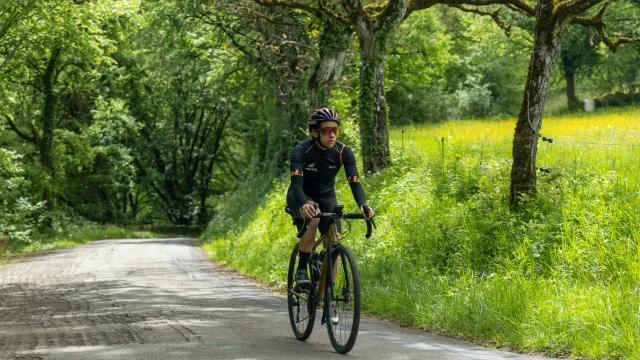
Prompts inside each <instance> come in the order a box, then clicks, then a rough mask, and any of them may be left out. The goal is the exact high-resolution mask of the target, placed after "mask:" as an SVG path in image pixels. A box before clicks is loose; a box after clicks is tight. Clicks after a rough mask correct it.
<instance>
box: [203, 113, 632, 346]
mask: <svg viewBox="0 0 640 360" xmlns="http://www.w3.org/2000/svg"><path fill="white" fill-rule="evenodd" d="M638 115H639V113H638V109H637V108H631V109H628V110H626V111H623V112H619V113H616V112H612V111H608V112H604V111H600V112H598V113H597V114H596V115H595V116H592V117H589V118H587V117H585V116H566V117H556V118H550V119H548V121H547V125H546V126H545V129H544V130H545V134H548V135H549V136H552V137H554V142H553V143H552V144H547V143H545V144H546V145H541V149H540V156H539V159H540V161H541V165H544V166H546V167H550V168H551V169H552V173H551V174H550V175H546V176H544V177H541V178H540V184H539V185H540V192H541V196H539V197H538V198H536V199H530V200H528V201H527V202H526V203H525V205H524V206H525V208H524V209H525V210H524V211H522V212H520V213H512V212H511V211H510V210H509V205H508V193H509V188H508V181H507V179H508V177H509V166H510V160H509V154H510V144H511V141H510V140H511V139H510V136H511V134H512V132H511V131H512V130H511V129H512V127H513V120H512V119H508V120H494V121H487V120H482V121H481V120H477V121H455V122H446V123H442V124H439V125H434V126H420V127H406V128H403V130H404V134H401V132H400V129H397V130H395V131H393V132H392V146H393V148H394V150H395V153H396V154H398V155H397V156H396V158H395V159H394V165H393V166H392V167H391V168H389V169H387V170H385V171H384V172H382V173H381V174H379V175H375V176H366V177H364V178H363V180H362V184H363V186H364V188H365V192H366V194H367V196H368V202H369V203H370V204H372V206H374V207H375V208H376V210H377V214H378V215H377V224H378V231H376V232H375V233H374V236H373V237H372V238H371V239H369V240H365V239H364V238H363V237H362V235H363V233H364V224H362V223H360V222H355V223H353V224H352V228H353V232H352V233H351V234H350V235H348V236H347V237H346V238H345V239H344V242H345V243H347V244H348V245H349V246H350V247H352V248H353V249H354V253H355V254H356V256H357V257H358V263H359V265H360V270H361V273H362V275H361V276H362V281H363V287H362V288H363V291H364V297H363V299H364V303H363V307H364V308H365V309H366V310H367V311H370V312H372V313H375V314H378V315H380V316H384V317H390V318H393V319H396V320H398V321H401V322H403V323H409V324H414V325H418V326H421V327H425V328H428V329H432V330H435V331H437V332H441V333H446V334H453V335H458V336H463V337H471V338H474V339H480V340H481V341H483V342H486V343H491V344H494V345H497V346H508V347H511V348H514V347H516V348H519V349H521V350H524V351H543V352H546V353H549V354H553V355H557V354H566V355H572V356H583V357H595V358H611V357H620V358H634V357H637V356H639V355H640V354H639V353H638V348H637V346H636V345H637V344H636V341H637V338H638V336H640V333H638V328H637V309H638V306H640V298H638V297H637V294H636V291H635V288H636V285H637V283H638V281H639V280H640V262H639V261H638V258H637V254H638V253H637V244H636V241H635V239H637V237H638V236H639V234H640V232H639V231H640V228H638V226H637V224H638V216H637V212H636V211H634V210H633V209H635V208H637V207H638V206H640V203H639V201H640V198H638V196H637V194H638V192H639V191H640V189H639V188H638V184H639V182H638V180H639V178H638V174H639V172H638V171H637V170H638V169H637V161H636V158H637V157H638V155H640V154H638V151H639V150H640V148H638V147H637V145H636V146H633V145H634V144H637V141H638V140H639V139H640V138H639V137H638V131H639V129H638V126H637V123H636V121H635V119H636V118H637V116H638ZM587 119H588V120H587ZM585 124H587V125H585ZM442 138H444V143H443V141H442V140H441V139H442ZM403 140H404V149H405V152H401V151H400V149H401V147H402V144H401V141H403ZM611 143H615V144H617V145H616V146H610V144H611ZM339 176H341V175H339ZM286 185H287V183H286V180H284V181H279V182H277V183H276V184H275V185H273V190H271V191H269V192H268V193H267V195H266V196H265V197H264V198H262V199H263V200H261V201H257V202H256V201H255V199H257V198H258V194H257V193H251V192H244V193H237V195H238V197H236V198H235V201H233V202H231V201H229V202H227V207H226V210H228V211H224V212H223V213H224V214H237V215H230V216H226V215H225V216H224V217H223V218H221V222H218V221H216V220H214V221H213V222H212V223H211V225H210V228H209V229H208V231H207V232H206V233H205V234H204V235H203V237H202V239H203V241H204V242H205V245H204V247H205V249H206V251H207V252H208V253H209V254H210V256H212V257H213V258H214V259H216V260H218V261H221V262H224V263H226V264H228V265H230V266H231V267H233V268H236V269H239V270H240V271H242V272H245V273H248V274H250V275H252V276H255V277H257V278H259V279H261V280H263V281H267V282H270V283H273V284H276V285H278V286H280V287H281V288H284V286H285V279H286V266H287V264H288V256H289V254H290V251H291V249H292V248H293V246H294V244H295V243H296V239H295V236H294V228H293V226H292V225H291V220H290V218H289V217H288V215H286V214H285V213H284V212H283V210H282V207H283V204H284V202H285V195H286ZM337 192H338V199H341V200H342V201H344V202H345V204H346V208H347V209H348V210H349V211H355V210H356V209H355V208H356V206H355V204H354V203H353V202H352V201H351V194H350V191H349V188H348V186H347V184H346V183H345V182H344V181H339V182H338V188H337ZM241 195H244V196H246V198H245V199H244V200H242V199H240V198H241V197H242V196H241ZM251 202H253V204H254V206H253V207H251V209H255V210H252V211H250V212H247V211H245V212H241V211H239V209H241V208H242V209H246V207H244V205H238V204H246V203H251ZM232 209H236V210H232ZM240 215H241V216H240ZM343 228H348V227H347V226H345V225H343Z"/></svg>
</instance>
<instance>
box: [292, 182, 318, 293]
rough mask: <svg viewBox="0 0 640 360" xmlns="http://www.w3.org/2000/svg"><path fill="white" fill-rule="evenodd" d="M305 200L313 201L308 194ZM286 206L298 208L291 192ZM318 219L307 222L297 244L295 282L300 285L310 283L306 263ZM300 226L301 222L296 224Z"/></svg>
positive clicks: (309, 255) (311, 249) (310, 202)
mask: <svg viewBox="0 0 640 360" xmlns="http://www.w3.org/2000/svg"><path fill="white" fill-rule="evenodd" d="M307 202H308V203H309V204H313V203H314V201H313V199H311V197H310V196H308V195H307ZM287 206H289V207H290V208H293V209H298V206H297V205H296V202H295V199H294V197H293V193H291V192H289V193H287ZM318 220H319V219H313V220H311V223H310V224H309V229H307V231H306V232H305V233H304V235H302V237H301V238H300V246H299V250H300V251H299V253H298V256H299V262H298V270H297V271H296V282H297V283H299V284H300V285H303V284H304V286H310V285H311V281H310V280H309V278H308V275H307V264H308V262H309V259H310V258H311V251H313V244H314V243H315V234H316V230H317V229H318ZM301 226H302V223H300V224H298V229H300V227H301ZM300 272H303V273H304V274H299V273H300Z"/></svg>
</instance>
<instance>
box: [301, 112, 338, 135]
mask: <svg viewBox="0 0 640 360" xmlns="http://www.w3.org/2000/svg"><path fill="white" fill-rule="evenodd" d="M323 121H335V122H337V123H338V126H339V125H340V117H339V116H338V113H337V112H335V111H334V110H332V109H329V108H322V109H318V110H316V111H314V112H313V113H312V114H311V118H309V123H308V125H309V130H311V129H313V128H316V127H318V126H320V123H321V122H323Z"/></svg>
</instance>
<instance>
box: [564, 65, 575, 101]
mask: <svg viewBox="0 0 640 360" xmlns="http://www.w3.org/2000/svg"><path fill="white" fill-rule="evenodd" d="M565 77H566V79H567V105H568V106H569V107H572V106H574V105H575V104H576V86H575V77H576V75H575V74H574V73H572V72H567V73H566V74H565Z"/></svg>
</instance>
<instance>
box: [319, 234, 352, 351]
mask: <svg viewBox="0 0 640 360" xmlns="http://www.w3.org/2000/svg"><path fill="white" fill-rule="evenodd" d="M331 255H332V256H331V258H332V264H334V269H335V280H334V282H333V296H331V295H330V294H327V297H326V298H325V304H324V305H325V308H324V313H325V316H326V319H325V321H326V323H327V331H328V332H329V339H330V340H331V345H333V348H334V349H335V350H336V351H337V352H339V353H340V354H346V353H348V352H349V351H351V349H352V348H353V345H354V344H355V343H356V337H357V336H358V328H359V327H360V275H359V274H358V267H357V265H356V260H355V258H354V256H353V253H352V252H351V250H350V249H349V248H348V247H346V246H344V245H337V246H336V247H335V249H334V250H333V251H332V254H331ZM328 276H331V272H329V274H328ZM327 280H329V279H327Z"/></svg>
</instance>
